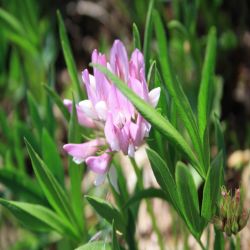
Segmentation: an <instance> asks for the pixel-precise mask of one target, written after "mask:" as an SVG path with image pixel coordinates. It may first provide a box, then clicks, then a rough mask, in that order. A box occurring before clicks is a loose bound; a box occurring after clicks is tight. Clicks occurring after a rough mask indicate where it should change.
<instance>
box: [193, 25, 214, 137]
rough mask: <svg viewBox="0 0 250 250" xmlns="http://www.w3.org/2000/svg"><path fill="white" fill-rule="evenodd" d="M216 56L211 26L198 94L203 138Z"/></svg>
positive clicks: (199, 121) (200, 126) (199, 119)
mask: <svg viewBox="0 0 250 250" xmlns="http://www.w3.org/2000/svg"><path fill="white" fill-rule="evenodd" d="M215 57H216V30H215V28H214V27H213V28H211V29H210V31H209V34H208V42H207V48H206V55H205V60H204V64H203V68H202V79H201V85H200V90H199V96H198V108H197V110H198V125H199V132H200V137H201V138H202V139H203V137H204V133H205V130H206V127H207V123H208V117H209V105H210V103H209V102H210V101H211V93H212V81H213V77H214V68H215Z"/></svg>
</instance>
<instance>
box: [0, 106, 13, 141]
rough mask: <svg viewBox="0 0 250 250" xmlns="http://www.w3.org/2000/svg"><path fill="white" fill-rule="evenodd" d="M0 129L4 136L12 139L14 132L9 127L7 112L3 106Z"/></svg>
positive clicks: (0, 115)
mask: <svg viewBox="0 0 250 250" xmlns="http://www.w3.org/2000/svg"><path fill="white" fill-rule="evenodd" d="M0 131H1V132H2V133H1V134H2V135H1V136H4V138H6V139H7V140H8V141H9V142H11V141H12V133H11V131H10V129H9V122H8V119H7V114H6V113H5V112H4V111H3V109H2V107H1V108H0Z"/></svg>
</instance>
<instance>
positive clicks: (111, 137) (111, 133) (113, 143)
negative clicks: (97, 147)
mask: <svg viewBox="0 0 250 250" xmlns="http://www.w3.org/2000/svg"><path fill="white" fill-rule="evenodd" d="M104 133H105V137H106V140H107V142H108V144H109V146H110V148H111V149H112V150H113V151H119V150H120V146H119V141H118V137H117V135H116V128H115V126H114V124H113V117H112V114H111V113H110V112H109V113H108V116H107V120H106V123H105V128H104Z"/></svg>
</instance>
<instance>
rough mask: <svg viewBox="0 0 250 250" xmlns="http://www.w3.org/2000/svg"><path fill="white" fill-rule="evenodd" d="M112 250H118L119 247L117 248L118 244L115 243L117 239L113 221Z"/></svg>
mask: <svg viewBox="0 0 250 250" xmlns="http://www.w3.org/2000/svg"><path fill="white" fill-rule="evenodd" d="M112 228H113V230H112V249H113V250H120V246H119V243H118V241H117V238H116V230H115V223H114V221H113V223H112Z"/></svg>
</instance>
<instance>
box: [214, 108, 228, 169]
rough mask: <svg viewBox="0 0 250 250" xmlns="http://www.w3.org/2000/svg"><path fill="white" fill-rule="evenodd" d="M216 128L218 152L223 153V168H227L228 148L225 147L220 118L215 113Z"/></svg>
mask: <svg viewBox="0 0 250 250" xmlns="http://www.w3.org/2000/svg"><path fill="white" fill-rule="evenodd" d="M214 126H215V141H216V146H217V150H218V152H219V151H222V155H223V166H225V162H226V146H225V140H224V134H223V130H222V127H221V123H220V120H219V117H218V116H217V114H216V113H214Z"/></svg>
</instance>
